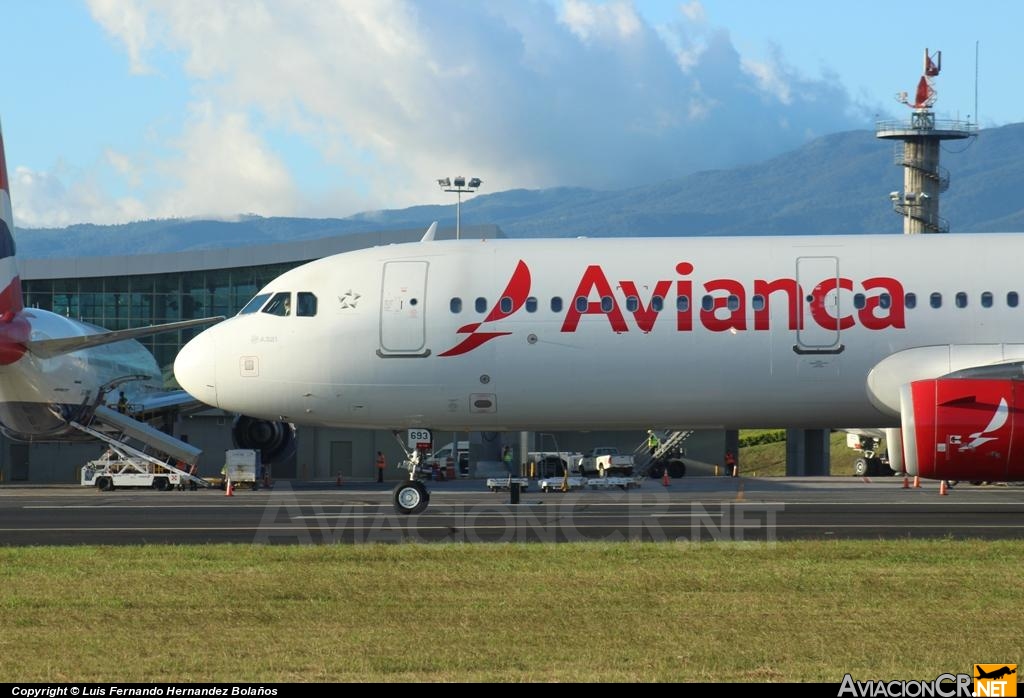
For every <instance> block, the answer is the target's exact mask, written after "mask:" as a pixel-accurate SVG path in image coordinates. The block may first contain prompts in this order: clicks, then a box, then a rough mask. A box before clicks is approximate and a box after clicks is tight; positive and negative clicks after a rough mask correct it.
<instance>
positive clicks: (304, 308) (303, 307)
mask: <svg viewBox="0 0 1024 698" xmlns="http://www.w3.org/2000/svg"><path fill="white" fill-rule="evenodd" d="M296 315H298V316H299V317H313V316H314V315H316V295H315V294H312V293H309V292H308V291H299V309H298V312H297V313H296Z"/></svg>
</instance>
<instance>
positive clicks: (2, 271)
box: [0, 130, 24, 323]
mask: <svg viewBox="0 0 1024 698" xmlns="http://www.w3.org/2000/svg"><path fill="white" fill-rule="evenodd" d="M10 191H11V190H10V188H9V186H8V180H7V162H6V159H5V158H4V134H3V131H2V130H0V323H8V322H10V321H11V319H12V318H13V317H14V316H15V315H16V314H17V312H18V311H19V310H21V309H22V308H23V307H24V304H23V302H22V298H21V277H20V276H19V275H18V266H17V263H16V261H15V257H14V217H13V216H12V214H11V193H10Z"/></svg>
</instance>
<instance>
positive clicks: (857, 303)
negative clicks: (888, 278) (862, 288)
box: [853, 293, 866, 310]
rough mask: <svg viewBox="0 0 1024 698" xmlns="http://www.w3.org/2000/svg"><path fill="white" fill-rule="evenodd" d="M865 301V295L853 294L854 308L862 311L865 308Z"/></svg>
mask: <svg viewBox="0 0 1024 698" xmlns="http://www.w3.org/2000/svg"><path fill="white" fill-rule="evenodd" d="M865 300H866V299H865V298H864V294H863V293H855V294H853V307H854V308H856V309H857V310H861V309H862V308H863V307H864V304H865Z"/></svg>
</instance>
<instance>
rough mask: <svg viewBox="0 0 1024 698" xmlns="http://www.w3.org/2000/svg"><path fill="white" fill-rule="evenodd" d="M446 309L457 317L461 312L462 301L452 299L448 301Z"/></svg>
mask: <svg viewBox="0 0 1024 698" xmlns="http://www.w3.org/2000/svg"><path fill="white" fill-rule="evenodd" d="M448 309H449V310H451V311H452V313H454V314H455V315H458V314H459V313H461V312H462V299H461V298H452V299H451V300H450V301H448Z"/></svg>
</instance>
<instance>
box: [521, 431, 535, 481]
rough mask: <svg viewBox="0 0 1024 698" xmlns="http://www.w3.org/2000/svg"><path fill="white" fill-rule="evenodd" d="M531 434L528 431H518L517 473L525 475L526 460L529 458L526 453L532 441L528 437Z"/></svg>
mask: <svg viewBox="0 0 1024 698" xmlns="http://www.w3.org/2000/svg"><path fill="white" fill-rule="evenodd" d="M531 436H532V435H531V434H530V432H528V431H521V432H519V461H518V462H519V473H518V474H519V475H520V476H522V475H527V474H528V473H527V470H526V468H527V465H526V463H527V461H528V460H529V458H528V457H527V455H526V454H528V453H529V452H530V444H532V443H533V441H532V439H531V438H530V437H531Z"/></svg>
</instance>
